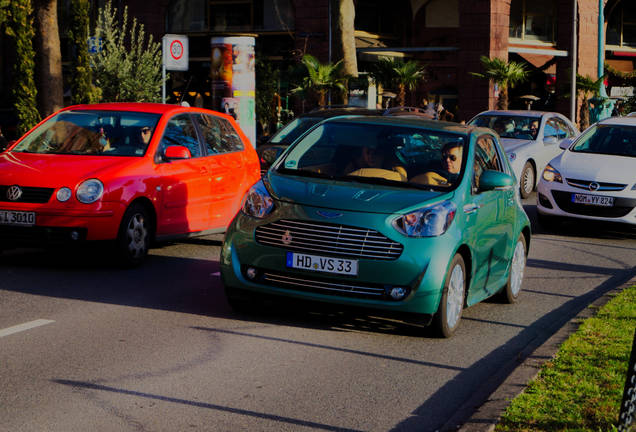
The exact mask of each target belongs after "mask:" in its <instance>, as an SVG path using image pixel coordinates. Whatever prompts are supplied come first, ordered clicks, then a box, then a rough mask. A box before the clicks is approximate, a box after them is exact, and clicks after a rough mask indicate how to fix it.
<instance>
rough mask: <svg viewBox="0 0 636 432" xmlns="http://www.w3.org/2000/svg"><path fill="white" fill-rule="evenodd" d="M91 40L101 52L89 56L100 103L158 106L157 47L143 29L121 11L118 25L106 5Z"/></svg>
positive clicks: (115, 16)
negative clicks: (149, 103)
mask: <svg viewBox="0 0 636 432" xmlns="http://www.w3.org/2000/svg"><path fill="white" fill-rule="evenodd" d="M94 37H95V38H96V40H100V41H101V44H102V50H101V51H99V52H97V53H95V54H93V55H92V56H91V66H92V68H93V77H94V80H95V84H96V85H97V87H99V88H100V89H101V92H102V95H101V100H102V101H103V102H159V101H160V100H161V85H162V82H163V81H162V76H161V65H162V57H161V56H162V51H161V43H160V42H155V41H154V40H153V37H152V35H149V36H148V37H146V32H145V30H144V26H143V25H142V24H139V23H138V22H137V19H136V18H133V20H132V24H129V20H128V7H124V11H123V16H122V22H121V24H120V23H119V20H118V18H117V9H116V8H113V7H112V4H111V2H110V1H109V2H107V3H106V4H105V5H104V7H103V8H101V9H100V10H99V14H98V18H97V25H96V28H95V34H94Z"/></svg>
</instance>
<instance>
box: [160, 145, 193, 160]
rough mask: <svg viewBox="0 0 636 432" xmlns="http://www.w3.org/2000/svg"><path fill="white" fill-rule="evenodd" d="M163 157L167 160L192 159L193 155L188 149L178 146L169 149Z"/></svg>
mask: <svg viewBox="0 0 636 432" xmlns="http://www.w3.org/2000/svg"><path fill="white" fill-rule="evenodd" d="M163 157H164V158H165V159H167V160H173V159H190V158H191V157H192V155H191V154H190V150H188V148H187V147H185V146H179V145H177V146H169V147H167V148H166V150H165V151H164V153H163Z"/></svg>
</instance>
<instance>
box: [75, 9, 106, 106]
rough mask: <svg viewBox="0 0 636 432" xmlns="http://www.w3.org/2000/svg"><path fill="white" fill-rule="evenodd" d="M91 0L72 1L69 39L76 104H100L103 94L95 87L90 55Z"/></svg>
mask: <svg viewBox="0 0 636 432" xmlns="http://www.w3.org/2000/svg"><path fill="white" fill-rule="evenodd" d="M89 9H90V2H89V0H71V23H70V30H69V38H70V39H71V40H72V41H73V46H74V48H75V55H74V56H73V60H72V75H71V100H72V102H73V103H74V104H83V103H95V102H99V99H100V96H101V94H100V93H101V92H100V90H99V88H97V87H95V86H94V85H93V73H92V70H91V66H90V58H89V54H88V16H89Z"/></svg>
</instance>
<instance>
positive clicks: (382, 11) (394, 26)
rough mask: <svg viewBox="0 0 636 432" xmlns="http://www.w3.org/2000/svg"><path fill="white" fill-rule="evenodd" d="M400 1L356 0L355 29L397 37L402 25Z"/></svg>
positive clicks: (402, 17)
mask: <svg viewBox="0 0 636 432" xmlns="http://www.w3.org/2000/svg"><path fill="white" fill-rule="evenodd" d="M400 6H402V5H401V4H400V2H387V1H384V0H358V1H357V2H356V16H355V29H356V30H362V31H365V32H369V33H374V34H378V35H383V36H394V37H397V36H398V35H400V34H401V28H403V27H404V24H403V21H404V16H403V15H401V14H402V10H401V9H400Z"/></svg>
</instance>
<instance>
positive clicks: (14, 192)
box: [7, 185, 22, 201]
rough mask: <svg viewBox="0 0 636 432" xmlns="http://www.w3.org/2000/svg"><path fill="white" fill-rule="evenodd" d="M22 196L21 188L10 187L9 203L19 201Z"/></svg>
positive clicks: (8, 193)
mask: <svg viewBox="0 0 636 432" xmlns="http://www.w3.org/2000/svg"><path fill="white" fill-rule="evenodd" d="M21 196H22V189H20V186H18V185H13V186H9V189H7V199H8V200H9V201H17V200H19V199H20V197H21Z"/></svg>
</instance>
